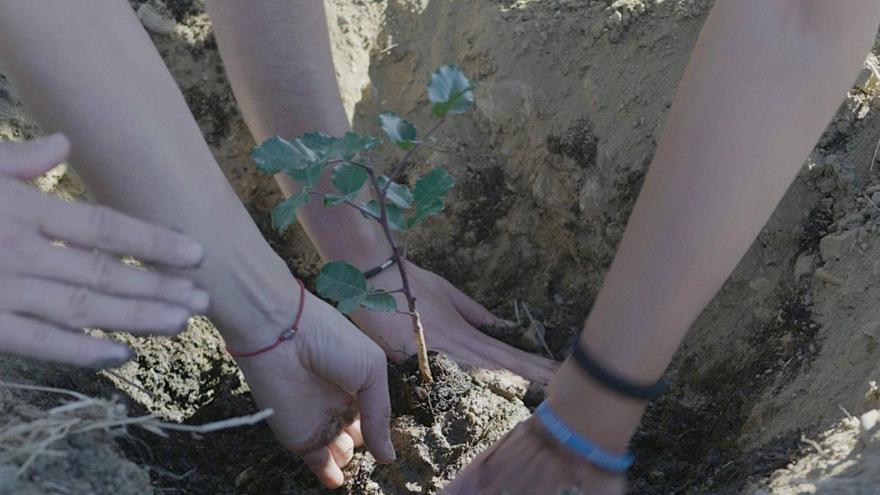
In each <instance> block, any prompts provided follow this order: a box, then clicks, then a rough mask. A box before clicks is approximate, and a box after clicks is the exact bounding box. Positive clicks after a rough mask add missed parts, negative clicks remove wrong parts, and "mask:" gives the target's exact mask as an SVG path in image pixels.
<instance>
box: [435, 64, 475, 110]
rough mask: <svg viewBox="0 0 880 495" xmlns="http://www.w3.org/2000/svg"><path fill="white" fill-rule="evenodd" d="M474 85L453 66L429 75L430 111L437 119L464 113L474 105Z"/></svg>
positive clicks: (445, 66)
mask: <svg viewBox="0 0 880 495" xmlns="http://www.w3.org/2000/svg"><path fill="white" fill-rule="evenodd" d="M473 89H474V85H473V84H472V83H471V82H470V80H468V78H467V77H465V75H464V73H463V72H462V71H461V69H459V68H458V67H457V66H455V65H444V66H441V67H440V68H438V69H437V70H436V71H434V73H433V74H431V82H430V83H428V99H429V100H431V111H432V112H434V115H437V116H438V117H443V116H445V115H446V114H449V113H464V112H467V111H468V110H470V109H471V107H472V106H473V104H474V92H473Z"/></svg>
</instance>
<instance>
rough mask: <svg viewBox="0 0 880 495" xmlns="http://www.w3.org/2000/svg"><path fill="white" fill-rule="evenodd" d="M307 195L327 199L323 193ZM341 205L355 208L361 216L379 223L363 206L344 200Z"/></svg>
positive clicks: (315, 192) (312, 192) (311, 192)
mask: <svg viewBox="0 0 880 495" xmlns="http://www.w3.org/2000/svg"><path fill="white" fill-rule="evenodd" d="M309 194H314V195H315V196H318V197H321V198H326V197H327V195H326V194H324V193H322V192H321V191H309ZM343 203H345V204H347V205H348V206H351V207H352V208H356V209H357V210H358V211H360V212H361V213H363V214H364V215H366V216H367V217H370V218H372V219H373V220H375V221H377V222H380V223H381V221H380V219H379V217H377V216H376V215H374V214H373V212H371V211H370V210H368V209H366V208H364V207H363V206H361V205H359V204H357V203H355V202H354V201H349V200H347V199H346V200H345V201H343Z"/></svg>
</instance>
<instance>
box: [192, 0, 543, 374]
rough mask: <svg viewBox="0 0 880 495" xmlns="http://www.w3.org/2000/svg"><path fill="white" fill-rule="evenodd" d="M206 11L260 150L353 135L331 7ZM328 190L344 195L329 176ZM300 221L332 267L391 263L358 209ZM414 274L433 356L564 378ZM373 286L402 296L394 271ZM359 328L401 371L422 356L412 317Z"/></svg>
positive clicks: (277, 1) (273, 1) (324, 185)
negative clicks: (273, 142)
mask: <svg viewBox="0 0 880 495" xmlns="http://www.w3.org/2000/svg"><path fill="white" fill-rule="evenodd" d="M206 4H207V8H208V12H209V14H210V15H211V20H212V22H213V25H214V32H215V34H216V37H217V44H218V46H219V48H220V53H221V55H222V56H223V62H224V65H225V67H226V73H227V76H228V77H229V80H230V82H231V84H232V89H233V91H234V92H235V96H236V99H237V100H238V104H239V107H240V108H241V111H242V113H243V115H244V118H245V121H246V122H247V124H248V127H250V129H251V133H252V134H253V135H254V139H255V140H256V141H257V142H262V141H264V140H266V139H268V138H270V137H272V136H275V135H281V136H285V137H288V138H293V137H299V136H300V135H302V134H303V133H305V132H311V131H321V132H324V133H327V134H331V135H337V136H338V135H342V134H343V133H345V132H346V131H348V130H349V127H350V126H349V122H348V119H347V117H346V115H345V110H344V108H343V106H342V100H341V98H340V96H339V89H338V86H337V83H336V76H335V72H334V69H333V60H332V57H331V51H330V39H329V35H328V31H327V22H326V17H325V13H324V4H323V2H320V1H310V2H305V1H300V2H290V1H284V0H256V1H252V2H229V1H221V0H209V1H208V2H206ZM276 180H277V181H278V183H279V185H280V186H281V189H282V190H283V191H284V193H285V194H286V195H288V196H289V195H291V194H293V193H295V192H296V191H298V189H299V186H298V185H297V184H296V183H295V182H293V181H292V180H291V179H290V178H288V177H287V176H285V175H284V174H279V175H277V176H276ZM319 188H320V189H322V190H324V191H328V192H330V191H334V188H333V186H332V183H331V181H330V174H329V173H328V174H327V175H326V176H325V177H324V178H323V180H322V182H321V185H320V187H319ZM298 216H299V221H300V223H301V224H302V226H303V228H304V229H305V231H306V233H307V234H308V236H309V238H310V239H311V240H312V243H313V244H314V245H315V247H316V248H317V250H318V252H319V253H320V255H321V257H322V258H323V259H324V260H327V261H330V260H345V261H348V262H349V263H352V264H353V265H355V266H357V267H359V268H361V269H362V270H366V269H369V268H372V267H374V266H376V265H378V264H380V263H382V262H383V261H385V260H386V259H388V256H389V255H390V254H391V253H390V251H389V248H388V245H387V242H386V241H385V239H384V237H383V233H382V231H381V229H380V228H379V227H378V225H377V224H375V223H374V222H371V221H368V220H365V219H364V218H363V217H361V215H360V213H358V212H357V211H356V210H354V209H353V208H350V207H347V206H338V207H334V208H325V207H324V206H323V205H322V204H321V202H320V201H312V202H310V203H309V204H308V205H306V206H305V207H303V208H300V209H299V214H298ZM410 265H411V264H410ZM407 272H408V273H410V276H409V278H411V279H412V281H411V282H412V286H413V292H414V293H415V294H416V296H417V297H418V299H419V301H420V302H419V304H420V310H419V311H420V313H421V314H422V315H423V320H424V322H425V336H426V340H427V343H428V346H429V347H430V348H431V349H432V350H439V351H443V352H446V353H448V354H449V355H451V356H452V357H453V358H455V359H456V360H458V361H459V362H462V363H466V364H470V365H476V366H480V367H485V368H506V369H510V370H512V371H515V372H516V373H518V374H520V375H521V376H523V377H526V378H528V379H531V380H533V381H537V382H541V383H547V382H548V381H549V379H550V377H551V376H552V373H553V372H554V371H555V366H554V365H553V364H552V363H551V362H550V361H548V360H546V359H543V358H540V357H538V356H535V355H532V354H528V353H525V352H522V351H519V350H517V349H514V348H512V347H510V346H507V345H505V344H503V343H501V342H498V341H495V340H493V339H490V338H488V337H486V336H485V335H484V334H482V333H480V332H479V331H478V330H477V328H478V327H480V326H484V325H502V326H503V325H506V324H508V323H507V322H504V321H502V320H500V319H498V318H496V317H495V316H493V315H492V314H491V313H490V312H489V311H487V310H486V309H485V308H484V307H482V306H481V305H480V304H478V303H477V302H475V301H474V300H472V299H471V298H470V297H468V296H467V295H465V294H464V293H462V292H461V291H459V290H458V289H456V288H455V287H453V286H452V285H451V284H449V282H447V281H446V280H444V279H442V278H441V277H438V276H437V275H435V274H433V273H431V272H428V271H426V270H422V269H420V268H419V267H417V266H414V265H413V266H412V268H407ZM370 282H371V283H373V284H375V285H376V286H377V287H379V288H382V289H386V290H395V289H398V288H400V284H401V282H400V277H399V275H397V274H395V273H394V271H393V270H389V271H387V272H384V273H382V274H381V275H379V276H377V277H376V278H374V279H371V281H370ZM353 319H354V320H355V322H356V323H357V324H358V326H360V327H361V329H362V330H363V331H364V332H366V333H367V334H368V335H369V336H370V337H371V338H372V339H373V341H374V342H376V343H377V344H379V345H380V346H382V347H383V348H385V351H386V353H387V354H388V355H389V357H390V358H391V359H394V360H396V361H401V360H403V359H406V358H407V357H408V356H409V355H411V354H413V353H414V352H415V348H414V342H413V339H412V336H411V332H412V331H411V327H410V323H409V321H408V318H407V317H406V316H402V315H389V314H377V313H371V312H368V311H365V310H360V311H357V312H355V313H354V314H353ZM401 350H402V351H401Z"/></svg>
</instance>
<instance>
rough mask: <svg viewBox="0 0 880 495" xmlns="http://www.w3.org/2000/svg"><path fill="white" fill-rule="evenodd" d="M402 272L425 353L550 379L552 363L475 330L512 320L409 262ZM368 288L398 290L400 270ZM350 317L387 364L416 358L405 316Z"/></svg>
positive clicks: (378, 278)
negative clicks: (379, 349)
mask: <svg viewBox="0 0 880 495" xmlns="http://www.w3.org/2000/svg"><path fill="white" fill-rule="evenodd" d="M406 272H407V275H408V277H409V281H410V286H411V288H412V291H413V293H414V295H415V296H416V298H417V299H418V303H417V304H418V308H419V313H420V314H421V316H422V322H423V324H424V326H425V341H426V343H427V346H428V349H430V350H434V351H440V352H443V353H445V354H447V355H449V357H451V358H452V359H454V360H455V361H457V362H459V363H460V364H464V365H469V366H476V367H479V368H485V369H507V370H510V371H512V372H513V373H516V374H517V375H519V376H521V377H523V378H525V379H527V380H530V381H533V382H535V383H539V384H542V385H546V384H547V383H548V382H549V381H550V378H551V377H552V376H553V374H554V373H555V372H556V369H557V364H556V363H555V362H553V361H551V360H549V359H545V358H543V357H541V356H537V355H535V354H531V353H528V352H525V351H521V350H519V349H516V348H514V347H511V346H509V345H507V344H505V343H503V342H501V341H498V340H496V339H493V338H492V337H490V336H488V335H486V334H484V333H483V332H481V331H479V330H478V329H477V328H478V327H482V326H499V327H505V326H511V325H513V324H512V323H511V322H508V321H505V320H502V319H501V318H498V317H496V316H495V315H493V314H492V313H491V312H489V310H487V309H486V308H484V307H483V306H482V305H480V303H478V302H476V301H474V300H473V299H471V298H470V297H468V296H467V295H466V294H464V293H463V292H461V291H460V290H458V289H457V288H455V286H453V285H452V284H451V283H449V282H448V281H446V280H445V279H444V278H442V277H440V276H438V275H436V274H434V273H432V272H429V271H427V270H424V269H422V268H419V267H418V266H416V265H415V264H413V263H409V262H407V265H406ZM370 284H372V285H374V286H376V287H378V288H380V289H385V290H395V289H399V288H400V285H401V282H400V275H399V272H398V270H397V268H396V267H390V268H388V269H386V270H385V271H383V272H382V273H380V274H379V275H376V276H375V277H373V278H371V279H370ZM395 297H397V303H398V307H400V308H403V307H405V302H404V299H403V297H402V296H401V295H400V294H396V295H395ZM352 319H353V320H354V322H355V323H357V325H358V326H359V327H360V328H361V330H363V331H364V332H365V333H366V334H367V335H369V336H370V338H372V339H373V341H374V342H376V343H377V344H379V346H380V347H382V348H383V349H384V350H385V353H386V354H387V355H388V357H389V358H391V359H392V360H394V361H396V362H400V361H403V360H405V359H406V358H408V357H409V356H411V355H412V354H415V351H416V349H415V340H414V339H413V330H412V320H411V319H410V317H409V316H406V315H400V314H394V313H378V312H374V311H367V310H359V311H356V312H354V313H352Z"/></svg>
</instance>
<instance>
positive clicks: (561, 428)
mask: <svg viewBox="0 0 880 495" xmlns="http://www.w3.org/2000/svg"><path fill="white" fill-rule="evenodd" d="M535 417H536V418H538V421H539V422H540V423H541V425H542V426H544V429H546V430H547V433H549V434H550V436H552V437H553V438H554V439H555V440H556V441H557V442H559V443H561V444H562V445H563V446H565V447H566V448H568V449H569V450H571V451H572V452H574V453H575V454H577V455H578V456H580V457H582V458H583V459H584V460H586V461H587V462H589V463H590V464H592V465H594V466H596V467H598V468H601V469H604V470H606V471H611V472H612V473H623V472H625V471H626V470H627V469H629V467H630V466H631V465H632V463H633V460H634V458H633V456H632V454H628V453H627V454H623V455H617V454H612V453H610V452H607V451H605V450H603V449H602V447H599V446H598V445H596V444H594V443H593V442H591V441H589V440H587V439H586V438H584V437H582V436H580V435H579V434H577V433H575V432H574V431H572V429H571V428H569V427H568V426H567V425H566V424H565V423H564V422H563V421H562V419H561V418H560V417H559V416H557V415H556V413H554V412H553V411H552V410H551V409H550V406H549V405H548V404H547V401H544V402H542V403H541V405H540V406H538V409H536V410H535Z"/></svg>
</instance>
